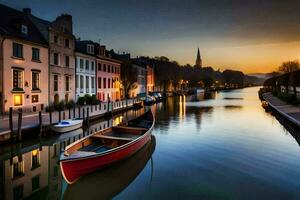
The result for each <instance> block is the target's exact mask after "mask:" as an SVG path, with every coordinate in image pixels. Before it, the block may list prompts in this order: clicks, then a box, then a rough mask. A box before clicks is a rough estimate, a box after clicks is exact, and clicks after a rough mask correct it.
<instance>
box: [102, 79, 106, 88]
mask: <svg viewBox="0 0 300 200" xmlns="http://www.w3.org/2000/svg"><path fill="white" fill-rule="evenodd" d="M103 88H106V78H103Z"/></svg>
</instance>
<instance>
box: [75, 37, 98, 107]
mask: <svg viewBox="0 0 300 200" xmlns="http://www.w3.org/2000/svg"><path fill="white" fill-rule="evenodd" d="M94 46H95V45H94V42H92V41H76V48H75V57H76V61H75V63H76V69H75V72H76V78H75V87H76V101H77V100H78V98H79V97H82V96H84V95H86V94H89V95H91V96H92V95H96V58H95V56H94V54H95V47H94Z"/></svg>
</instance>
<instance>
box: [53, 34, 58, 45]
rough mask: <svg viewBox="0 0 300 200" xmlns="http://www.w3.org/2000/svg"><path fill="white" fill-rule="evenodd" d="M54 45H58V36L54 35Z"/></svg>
mask: <svg viewBox="0 0 300 200" xmlns="http://www.w3.org/2000/svg"><path fill="white" fill-rule="evenodd" d="M54 43H55V44H58V36H57V35H54Z"/></svg>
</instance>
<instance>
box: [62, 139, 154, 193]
mask: <svg viewBox="0 0 300 200" xmlns="http://www.w3.org/2000/svg"><path fill="white" fill-rule="evenodd" d="M155 145H156V140H155V137H154V136H152V138H151V141H149V142H148V143H147V144H146V145H145V146H144V147H143V148H142V149H141V150H139V151H138V152H137V153H135V154H134V155H133V156H131V157H130V158H128V159H126V160H124V161H121V162H120V163H118V164H115V165H113V166H111V167H109V168H106V169H104V170H101V171H99V172H95V173H92V174H89V175H87V176H85V177H83V178H82V179H80V180H78V181H77V182H76V183H75V184H73V185H68V187H67V189H66V191H65V193H64V196H63V199H112V198H113V197H114V196H116V195H117V194H119V193H120V192H121V191H122V190H123V189H124V188H126V187H127V186H128V185H129V184H130V183H131V182H132V181H133V180H134V179H135V178H136V176H138V174H139V173H140V172H141V171H142V170H143V169H144V167H145V165H146V164H147V162H148V161H149V159H150V158H151V155H152V154H153V152H154V150H155ZM151 173H153V171H151ZM151 173H150V174H149V177H148V178H149V179H148V181H151V177H152V174H151ZM150 184H151V183H150Z"/></svg>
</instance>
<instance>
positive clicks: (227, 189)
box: [0, 88, 300, 200]
mask: <svg viewBox="0 0 300 200" xmlns="http://www.w3.org/2000/svg"><path fill="white" fill-rule="evenodd" d="M257 91H258V88H246V89H240V90H232V91H223V92H220V93H210V94H209V93H207V94H198V95H196V96H181V97H174V98H167V99H166V101H165V102H162V103H159V104H156V105H154V106H153V109H154V110H155V118H156V124H155V127H154V130H153V135H154V136H155V141H156V142H155V145H153V144H151V145H150V144H148V146H147V147H146V148H144V149H143V150H142V151H141V152H139V153H138V154H137V155H135V156H134V157H132V158H130V159H129V160H127V161H125V162H122V163H119V164H118V165H116V166H114V167H111V168H108V169H107V170H104V171H99V172H96V173H94V174H90V175H88V176H86V177H85V178H83V179H82V180H81V181H79V182H78V184H75V185H71V186H68V185H67V184H66V183H65V182H64V181H62V176H61V172H60V170H59V166H58V165H57V163H58V159H59V154H60V151H61V150H63V149H64V148H65V146H66V145H68V144H70V143H72V142H74V141H75V140H78V139H80V138H82V137H84V136H86V135H88V134H91V133H93V132H95V131H98V130H101V129H104V128H107V127H109V126H111V125H116V124H119V123H121V122H122V121H124V120H125V121H126V120H129V119H131V118H134V117H136V116H138V115H140V114H141V113H142V112H143V110H138V111H129V112H126V113H124V114H123V115H122V116H120V115H116V116H114V118H113V119H104V120H101V121H98V122H91V124H90V127H89V128H88V129H87V130H85V131H83V130H81V129H79V130H77V131H74V132H72V133H67V134H62V135H58V136H53V137H51V138H46V139H45V138H42V139H41V140H38V139H37V140H33V141H27V142H24V143H23V144H22V145H12V146H2V147H1V148H0V171H1V172H2V173H1V174H2V176H0V181H1V184H0V194H1V195H2V196H1V197H4V196H5V198H4V199H13V197H14V195H21V194H22V195H23V197H30V198H35V199H59V198H63V199H76V198H77V199H83V198H84V199H85V200H88V199H111V198H113V197H114V198H115V199H205V200H206V199H243V200H244V199H246V200H247V199H251V200H252V199H272V200H273V199H275V200H276V199H300V193H299V189H300V181H299V180H300V148H299V144H300V133H299V130H295V129H293V128H292V127H290V126H289V125H288V124H286V125H285V127H286V128H287V129H288V130H287V129H286V128H284V127H283V126H282V125H281V124H280V123H279V122H278V120H277V119H276V118H275V117H274V116H272V115H271V114H269V113H267V112H265V110H264V109H263V108H262V107H261V102H260V101H259V99H258V96H257ZM279 120H282V119H280V118H279ZM153 152H154V153H153ZM152 153H153V154H152ZM3 175H4V176H3ZM33 188H34V189H33ZM82 194H83V195H84V196H82ZM0 199H1V198H0Z"/></svg>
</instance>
